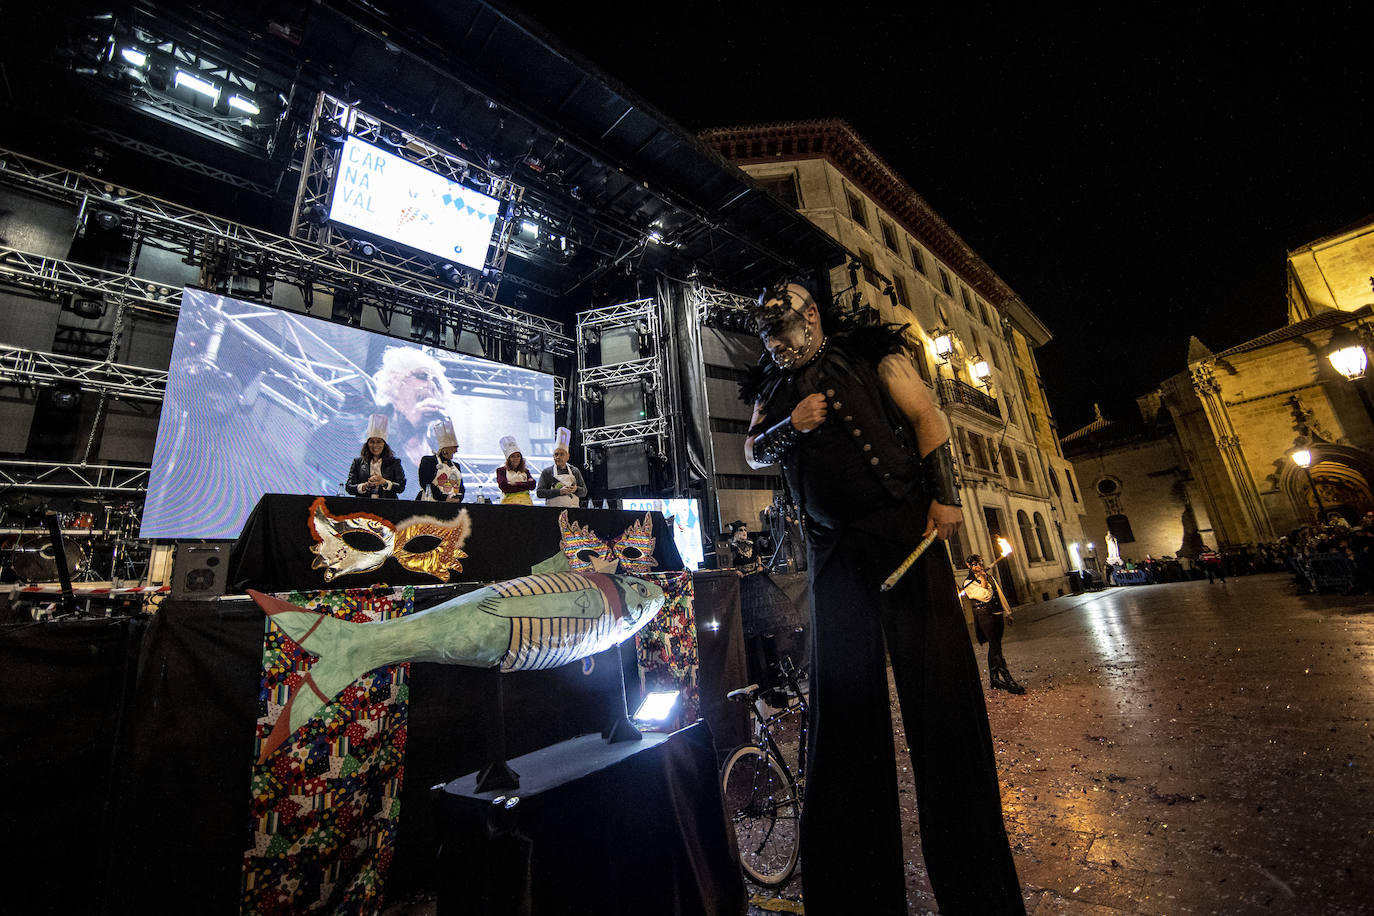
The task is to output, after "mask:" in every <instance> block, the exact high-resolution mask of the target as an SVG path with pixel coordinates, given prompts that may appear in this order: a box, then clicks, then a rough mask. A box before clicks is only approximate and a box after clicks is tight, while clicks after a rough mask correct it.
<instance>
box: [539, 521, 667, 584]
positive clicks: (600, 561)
mask: <svg viewBox="0 0 1374 916" xmlns="http://www.w3.org/2000/svg"><path fill="white" fill-rule="evenodd" d="M558 527H559V529H560V530H561V531H562V532H563V539H562V542H561V543H560V545H559V546H560V547H561V548H562V550H563V555H564V556H565V557H567V558H568V563H569V565H570V566H571V567H572V569H573V570H574V571H575V572H584V571H587V570H591V571H592V572H616V571H619V572H620V573H621V574H628V575H635V574H637V573H646V572H649V570H650V567H653V566H657V565H658V561H657V560H656V559H654V543H655V538H654V533H653V532H654V523H653V517H652V516H650V515H649V513H647V512H646V513H644V518H642V519H640V520H639V521H636V522H632V523H631V524H630V526H629V527H628V528H626V529H625V530H624V532H622V533H621V535H620V536H619V537H615V538H611V539H610V540H609V541H607V540H603V539H602V538H600V537H599V536H598V535H597V534H596V532H594V531H592V530H591V529H590V528H584V527H583V526H581V525H579V524H578V523H577V522H573V521H569V520H568V513H567V512H566V511H565V512H563V513H561V514H560V515H559V516H558Z"/></svg>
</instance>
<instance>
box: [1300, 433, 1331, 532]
mask: <svg viewBox="0 0 1374 916" xmlns="http://www.w3.org/2000/svg"><path fill="white" fill-rule="evenodd" d="M1292 458H1293V463H1294V464H1296V465H1297V466H1298V467H1300V468H1302V472H1303V473H1304V474H1306V475H1307V487H1308V489H1310V490H1311V491H1312V498H1313V499H1315V500H1316V501H1317V524H1318V525H1320V524H1321V523H1322V519H1324V518H1325V517H1326V506H1324V505H1323V504H1322V495H1321V493H1320V492H1319V491H1318V490H1317V485H1316V484H1315V483H1313V482H1312V453H1311V452H1309V451H1308V450H1307V449H1305V448H1300V449H1298V450H1297V451H1296V452H1294V453H1293V455H1292Z"/></svg>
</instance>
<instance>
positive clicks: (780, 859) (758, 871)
mask: <svg viewBox="0 0 1374 916" xmlns="http://www.w3.org/2000/svg"><path fill="white" fill-rule="evenodd" d="M779 667H780V673H781V675H782V679H783V681H784V682H785V683H786V686H787V688H788V695H787V700H786V704H785V706H784V707H783V708H782V709H781V710H779V711H778V712H775V713H772V714H771V715H769V714H767V713H766V712H765V711H764V706H763V701H762V700H761V699H760V695H761V694H763V693H766V692H768V691H766V690H765V689H763V688H761V687H759V685H758V684H750V685H749V686H748V687H741V688H739V689H738V690H732V691H730V692H729V693H728V694H727V695H726V696H727V697H728V698H729V699H731V700H734V701H737V702H747V703H748V704H749V708H750V709H751V710H753V713H754V719H755V725H754V736H755V737H754V740H753V741H752V742H750V743H748V744H742V745H740V746H739V747H737V748H735V749H734V750H733V751H731V752H730V754H729V756H728V757H726V759H725V765H724V766H723V767H721V776H720V785H721V794H722V795H723V796H724V799H725V810H726V813H727V814H728V815H729V817H730V824H731V826H732V827H733V828H734V831H735V839H736V841H737V842H738V845H739V859H740V865H742V866H743V867H744V873H745V874H746V875H748V876H749V879H750V880H751V881H753V882H755V883H756V884H760V885H762V886H764V887H779V886H781V885H783V884H786V883H787V881H788V879H789V878H791V877H792V873H793V872H794V871H796V868H797V854H798V851H799V848H800V843H801V834H800V826H801V811H802V803H803V800H804V798H805V795H806V737H807V736H806V732H807V723H808V720H809V715H808V707H807V700H806V694H805V693H804V692H803V691H802V688H801V678H802V672H801V671H799V670H798V669H797V668H796V666H795V665H794V664H793V663H792V659H791V657H790V656H783V659H782V663H781V665H780V666H779ZM774 689H776V688H774ZM794 717H796V718H797V719H798V725H799V727H800V737H799V739H798V749H797V766H796V769H795V771H794V770H793V768H792V767H791V766H789V765H788V763H787V757H786V755H784V754H783V752H782V748H781V747H780V746H779V744H778V741H777V739H776V737H775V735H774V732H775V730H777V729H778V727H779V726H780V725H782V724H783V723H784V722H785V721H786V720H788V719H792V718H794Z"/></svg>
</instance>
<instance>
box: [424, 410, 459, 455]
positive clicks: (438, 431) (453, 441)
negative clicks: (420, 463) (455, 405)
mask: <svg viewBox="0 0 1374 916" xmlns="http://www.w3.org/2000/svg"><path fill="white" fill-rule="evenodd" d="M429 437H430V438H431V439H433V440H434V450H435V451H436V452H441V451H443V450H444V449H446V448H457V447H458V434H457V433H456V432H454V430H453V421H452V420H450V419H449V418H448V417H444V418H443V419H442V420H435V421H434V422H433V423H431V424H429Z"/></svg>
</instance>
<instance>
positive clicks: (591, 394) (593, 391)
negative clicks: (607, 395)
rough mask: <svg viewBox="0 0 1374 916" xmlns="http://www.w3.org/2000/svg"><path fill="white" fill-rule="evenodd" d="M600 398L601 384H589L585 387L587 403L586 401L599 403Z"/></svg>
mask: <svg viewBox="0 0 1374 916" xmlns="http://www.w3.org/2000/svg"><path fill="white" fill-rule="evenodd" d="M601 400H602V394H601V386H600V385H592V386H590V387H589V388H587V403H588V404H600V403H601Z"/></svg>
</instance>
